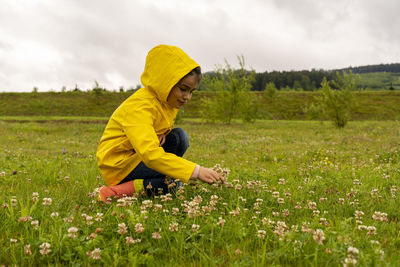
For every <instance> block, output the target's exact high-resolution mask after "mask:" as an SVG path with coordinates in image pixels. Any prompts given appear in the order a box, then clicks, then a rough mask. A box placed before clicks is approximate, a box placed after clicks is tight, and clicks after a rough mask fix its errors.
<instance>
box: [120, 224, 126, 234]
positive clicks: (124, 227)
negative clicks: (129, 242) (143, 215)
mask: <svg viewBox="0 0 400 267" xmlns="http://www.w3.org/2000/svg"><path fill="white" fill-rule="evenodd" d="M127 232H128V229H127V228H126V225H125V223H120V224H118V234H120V235H124V234H126V233H127Z"/></svg>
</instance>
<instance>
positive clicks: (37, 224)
mask: <svg viewBox="0 0 400 267" xmlns="http://www.w3.org/2000/svg"><path fill="white" fill-rule="evenodd" d="M31 225H32V226H33V227H34V228H35V230H37V229H39V221H38V220H34V221H31Z"/></svg>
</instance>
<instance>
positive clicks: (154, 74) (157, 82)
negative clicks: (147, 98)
mask: <svg viewBox="0 0 400 267" xmlns="http://www.w3.org/2000/svg"><path fill="white" fill-rule="evenodd" d="M196 67H199V64H197V63H196V62H195V61H194V60H193V59H191V58H190V57H189V56H188V55H187V54H186V53H185V52H184V51H183V50H182V49H180V48H179V47H176V46H171V45H158V46H156V47H154V48H153V49H151V50H150V51H149V53H148V54H147V57H146V64H145V67H144V71H143V74H142V76H141V82H142V85H143V86H144V87H145V88H148V89H149V90H150V91H151V92H153V93H154V94H155V95H156V97H157V98H158V100H159V101H161V102H167V98H168V95H169V93H170V91H171V89H172V87H174V86H175V85H176V84H177V83H178V82H179V81H180V80H181V79H182V78H183V77H184V76H185V75H186V74H188V73H189V72H190V71H192V70H193V69H194V68H196Z"/></svg>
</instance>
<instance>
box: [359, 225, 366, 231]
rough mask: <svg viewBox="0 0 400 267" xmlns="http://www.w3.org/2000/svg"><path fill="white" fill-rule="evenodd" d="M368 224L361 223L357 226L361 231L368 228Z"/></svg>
mask: <svg viewBox="0 0 400 267" xmlns="http://www.w3.org/2000/svg"><path fill="white" fill-rule="evenodd" d="M367 228H368V227H367V226H366V225H362V224H360V225H358V226H357V230H360V231H362V230H367Z"/></svg>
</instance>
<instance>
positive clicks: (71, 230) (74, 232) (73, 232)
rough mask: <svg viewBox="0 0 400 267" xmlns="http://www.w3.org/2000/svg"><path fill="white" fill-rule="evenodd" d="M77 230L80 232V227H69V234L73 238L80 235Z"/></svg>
mask: <svg viewBox="0 0 400 267" xmlns="http://www.w3.org/2000/svg"><path fill="white" fill-rule="evenodd" d="M77 232H78V228H76V227H70V228H68V236H69V237H71V238H76V237H77V236H78V234H77Z"/></svg>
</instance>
